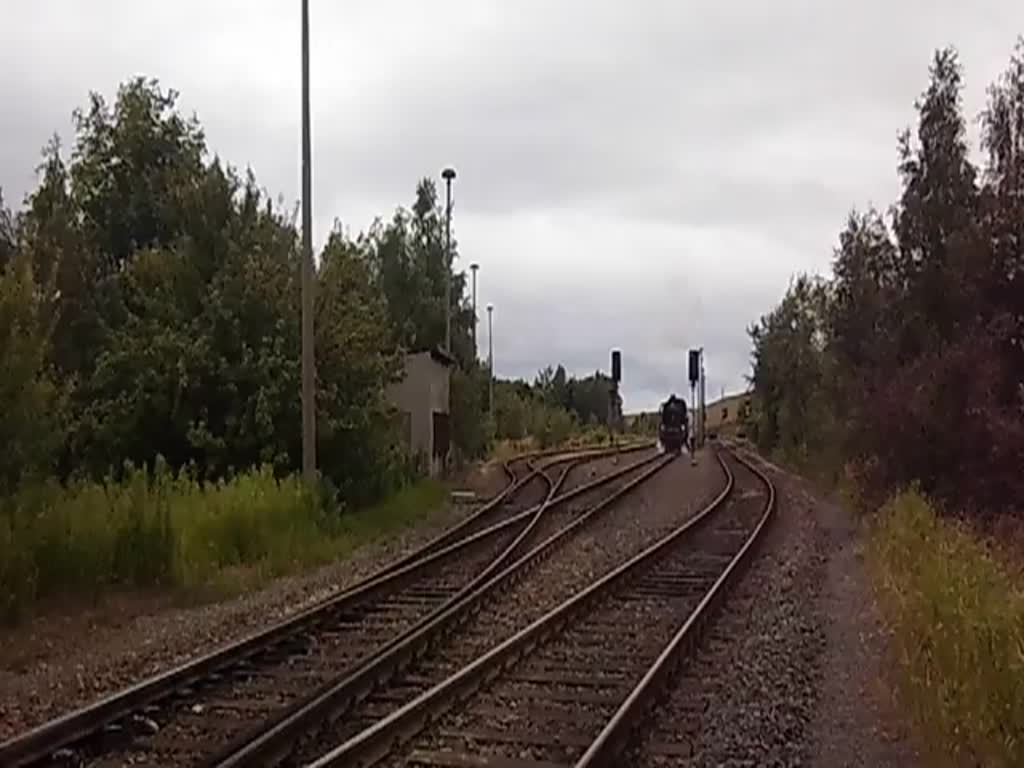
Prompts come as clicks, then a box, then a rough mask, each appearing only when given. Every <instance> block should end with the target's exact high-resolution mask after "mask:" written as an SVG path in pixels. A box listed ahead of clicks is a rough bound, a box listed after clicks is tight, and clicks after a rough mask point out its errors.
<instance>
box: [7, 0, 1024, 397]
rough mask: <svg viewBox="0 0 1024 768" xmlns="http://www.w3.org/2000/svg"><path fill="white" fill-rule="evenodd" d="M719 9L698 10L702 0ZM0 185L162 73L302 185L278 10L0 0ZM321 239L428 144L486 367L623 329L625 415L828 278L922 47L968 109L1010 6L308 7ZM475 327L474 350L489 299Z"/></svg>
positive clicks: (411, 175)
mask: <svg viewBox="0 0 1024 768" xmlns="http://www.w3.org/2000/svg"><path fill="white" fill-rule="evenodd" d="M713 5H714V6H715V7H712V6H713ZM4 6H5V8H4V11H3V23H2V24H0V103H2V104H3V105H4V109H3V111H2V112H0V139H2V140H0V186H2V187H3V189H4V193H5V198H6V199H7V201H8V202H9V203H12V204H13V203H17V202H19V201H20V200H21V198H22V196H23V194H24V193H25V191H27V189H29V188H30V187H31V186H32V185H33V183H34V175H33V173H34V171H33V169H34V167H35V166H36V164H37V162H38V158H39V155H38V152H39V149H40V147H41V146H42V145H43V144H44V143H45V141H46V139H47V138H48V136H49V135H50V134H52V133H53V132H54V131H58V132H59V133H61V134H62V135H63V136H64V137H65V139H68V138H69V137H70V134H71V127H70V113H71V110H72V109H73V108H74V107H76V106H79V105H82V104H84V103H85V101H86V97H87V94H88V92H89V90H99V91H101V92H103V93H104V94H105V95H107V96H108V97H110V96H112V95H113V94H114V92H115V90H116V87H117V85H118V83H119V82H121V81H123V80H125V79H127V78H129V77H131V76H133V75H136V74H144V75H147V76H151V77H157V78H159V79H160V81H161V82H162V84H163V85H165V86H168V87H173V88H175V89H177V90H178V91H179V92H180V93H181V101H180V103H181V105H182V107H183V108H184V109H185V110H187V111H193V110H194V111H195V112H196V113H197V114H198V116H199V118H200V120H201V121H202V123H203V125H204V127H205V129H206V133H207V138H208V143H209V146H210V147H211V149H212V150H213V151H215V152H217V153H218V154H220V155H221V156H222V157H223V158H224V159H225V160H227V161H229V162H231V163H232V164H234V165H237V166H241V167H244V166H246V165H251V166H252V167H253V169H254V171H255V172H256V175H257V178H258V179H259V182H260V183H261V184H262V185H263V186H265V187H266V188H267V189H268V190H269V191H270V192H271V193H272V194H274V195H275V196H276V195H278V194H280V195H283V196H284V198H285V199H286V200H288V201H294V200H297V199H298V194H299V179H300V176H299V165H298V161H299V137H300V135H299V110H298V106H299V85H300V83H299V7H300V6H299V2H298V0H293V2H291V3H281V2H270V1H269V0H263V1H257V0H248V1H243V0H205V2H196V1H195V0H179V1H178V2H175V3H149V2H145V3H143V2H137V1H136V2H130V1H129V0H89V1H88V2H83V1H82V0H35V2H32V3H17V2H15V0H4ZM311 6H312V10H311V13H312V18H313V33H312V36H313V55H312V70H313V90H312V98H313V119H314V124H313V142H314V146H313V152H314V207H315V214H316V216H315V220H316V239H317V241H318V242H319V241H322V239H323V237H324V235H325V233H326V232H327V231H328V229H329V228H330V226H331V222H332V221H333V220H334V219H335V218H336V217H337V218H339V219H341V220H342V221H343V222H344V224H345V225H346V226H347V227H348V228H349V229H350V230H352V231H353V232H355V231H358V230H360V229H364V228H365V227H366V226H368V225H369V223H370V222H371V220H372V218H373V217H374V216H375V215H382V216H385V217H386V216H388V215H389V214H390V213H391V211H392V210H393V209H394V208H395V206H397V205H399V204H406V205H407V204H409V203H411V201H412V197H413V189H414V185H415V182H416V180H417V179H418V178H419V177H421V176H423V175H434V176H435V177H436V176H437V174H438V172H439V171H440V169H441V168H442V167H443V166H444V165H446V164H453V165H455V167H456V168H457V169H458V171H459V178H458V179H457V181H456V193H455V194H456V200H457V203H456V214H455V216H456V233H457V237H458V239H459V243H460V246H461V251H462V254H463V260H464V262H465V264H464V265H463V266H466V265H468V262H469V261H470V260H476V261H479V262H480V264H481V271H480V301H481V304H486V303H487V302H488V301H493V302H494V304H495V305H496V309H495V347H496V360H497V363H496V368H497V371H498V373H499V374H501V375H518V376H527V377H532V375H533V374H534V373H535V372H536V370H537V369H538V368H540V367H542V366H544V365H546V364H548V363H554V362H557V361H562V362H564V363H565V364H566V366H567V368H568V369H569V370H570V371H571V372H575V373H578V374H581V375H582V374H586V373H589V372H592V371H593V370H594V369H596V368H598V367H600V368H603V369H607V367H608V350H609V349H610V348H611V347H612V346H619V347H621V348H622V349H623V356H624V360H623V369H624V370H623V377H624V389H623V392H624V397H625V405H626V409H627V410H635V409H638V408H649V407H653V406H654V405H656V404H657V403H658V402H659V401H660V400H662V399H664V397H665V396H666V395H667V393H668V391H669V390H670V389H674V390H676V391H682V390H683V389H684V387H685V383H684V377H685V365H684V363H685V350H686V348H687V347H689V346H695V345H703V346H704V347H705V348H706V350H707V352H706V355H707V370H708V379H709V382H708V390H709V394H711V395H717V394H718V393H719V391H720V389H721V388H722V387H725V388H726V390H728V391H733V390H736V389H738V388H740V387H741V386H742V385H743V375H744V373H746V372H747V371H748V367H749V366H748V355H749V344H748V341H747V337H746V333H745V328H746V326H747V325H748V323H749V322H751V321H752V320H754V319H756V318H757V317H758V316H759V315H760V314H761V313H762V312H764V311H767V310H768V309H769V308H770V307H771V306H772V304H773V303H774V302H775V301H777V300H778V298H779V297H780V295H781V293H782V291H783V290H784V289H785V286H786V284H787V282H788V281H789V278H790V276H791V275H792V274H793V273H794V272H796V271H799V270H814V271H826V270H827V269H828V264H829V260H830V258H831V248H832V245H833V243H834V242H835V239H836V236H837V234H838V230H839V228H840V227H841V226H842V224H843V221H844V218H845V216H846V214H847V212H848V210H849V209H850V207H851V206H853V205H857V206H859V207H863V206H864V205H866V204H868V203H875V204H877V205H880V206H884V205H887V204H888V203H889V202H891V201H892V200H893V199H894V198H895V196H896V194H897V192H898V187H897V179H896V175H895V147H896V134H897V132H898V130H899V129H900V128H901V127H903V126H906V125H910V124H912V122H913V119H914V113H913V101H914V99H915V98H916V96H917V95H918V94H919V93H920V91H921V90H922V89H923V88H924V86H925V84H926V82H927V67H928V64H929V61H930V58H931V55H932V52H933V50H934V49H935V48H936V47H939V46H942V45H945V44H948V43H953V44H955V45H956V46H957V47H958V48H959V50H960V53H961V57H962V60H963V63H964V64H965V69H966V79H967V94H966V107H967V112H968V115H969V116H971V117H973V116H975V115H976V114H977V113H978V112H979V111H980V110H981V108H982V107H983V104H984V90H985V88H986V87H987V85H988V84H989V83H990V82H991V81H992V80H993V79H994V78H995V77H996V76H997V75H998V73H999V72H1001V71H1002V70H1003V69H1004V68H1005V66H1006V64H1007V62H1008V60H1009V56H1010V53H1011V50H1012V47H1013V44H1014V40H1015V37H1016V35H1017V34H1018V33H1020V32H1024V6H1022V5H1021V4H1020V2H1019V1H1018V0H1000V1H999V2H995V0H977V1H976V2H974V3H964V2H959V1H954V0H933V1H932V2H927V1H926V0H901V1H900V2H897V3H889V2H881V0H863V1H862V2H859V3H843V4H836V3H822V2H810V1H806V2H805V1H802V0H777V1H776V2H773V3H762V2H753V1H750V2H742V3H740V2H732V3H728V2H727V3H719V4H712V3H707V2H696V1H690V2H684V1H683V0H664V1H663V2H659V1H657V0H634V2H629V3H625V2H605V1H604V0H516V1H515V2H507V1H506V2H498V0H460V1H459V2H454V1H449V2H442V3H422V2H412V1H411V0H348V1H347V2H344V3H340V2H328V0H311ZM481 314H482V315H483V317H482V321H483V326H484V327H483V328H482V330H481V334H480V338H481V341H482V343H484V344H485V343H486V327H485V326H486V315H485V314H484V313H483V312H481Z"/></svg>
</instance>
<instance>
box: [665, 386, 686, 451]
mask: <svg viewBox="0 0 1024 768" xmlns="http://www.w3.org/2000/svg"><path fill="white" fill-rule="evenodd" d="M658 416H659V418H658V443H659V444H660V445H661V447H662V448H663V449H664V450H666V451H672V452H673V453H680V452H681V451H682V449H683V446H686V445H689V439H690V423H689V411H688V410H687V408H686V401H685V400H683V399H682V398H679V397H676V396H675V395H669V398H668V400H666V401H665V402H664V403H662V404H661V408H659V410H658Z"/></svg>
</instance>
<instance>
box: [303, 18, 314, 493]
mask: <svg viewBox="0 0 1024 768" xmlns="http://www.w3.org/2000/svg"><path fill="white" fill-rule="evenodd" d="M311 189H312V149H311V141H310V135H309V0H302V476H303V478H304V479H305V481H306V482H307V483H309V484H312V483H313V481H314V480H315V479H316V367H315V366H316V362H315V355H314V349H313V233H312V229H313V213H312V200H311V194H312V193H311Z"/></svg>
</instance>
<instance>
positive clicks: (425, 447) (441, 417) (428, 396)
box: [388, 349, 454, 477]
mask: <svg viewBox="0 0 1024 768" xmlns="http://www.w3.org/2000/svg"><path fill="white" fill-rule="evenodd" d="M453 364H454V360H453V359H452V358H451V357H450V356H449V355H448V354H446V353H445V352H444V351H442V350H440V349H429V350H424V351H421V352H410V353H409V354H407V355H406V356H405V372H404V373H405V375H404V376H403V377H402V380H401V381H399V382H398V383H396V384H393V385H392V386H391V388H390V389H389V391H388V397H389V399H390V400H391V402H392V403H393V404H394V406H395V408H396V409H397V410H398V411H399V413H400V418H401V420H402V424H403V434H404V436H405V444H406V445H407V446H408V447H409V450H410V452H411V454H412V455H413V456H415V457H417V458H418V460H419V461H421V462H423V466H424V467H425V468H426V470H427V472H428V473H429V474H430V476H431V477H438V476H440V475H442V474H443V473H444V471H445V468H446V467H447V466H448V460H449V457H450V453H451V447H450V431H449V422H448V414H449V402H450V387H451V368H452V365H453Z"/></svg>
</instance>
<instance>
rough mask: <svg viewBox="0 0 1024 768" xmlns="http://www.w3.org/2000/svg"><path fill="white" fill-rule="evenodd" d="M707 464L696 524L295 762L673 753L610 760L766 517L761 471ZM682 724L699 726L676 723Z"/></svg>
mask: <svg viewBox="0 0 1024 768" xmlns="http://www.w3.org/2000/svg"><path fill="white" fill-rule="evenodd" d="M719 461H721V462H722V466H723V468H724V469H725V472H726V477H727V482H726V485H725V487H724V489H723V490H722V491H721V493H720V494H719V495H718V496H717V497H716V498H715V500H714V501H713V502H712V503H711V504H710V505H708V506H707V507H706V508H705V509H704V510H703V511H702V512H700V513H699V514H698V515H697V516H695V517H694V518H692V519H690V520H689V521H687V522H686V523H684V524H683V525H682V526H680V527H679V528H678V529H677V530H675V531H674V532H673V533H671V534H670V535H668V536H666V537H664V538H663V539H662V540H660V541H659V542H658V543H656V544H655V545H653V546H651V547H649V548H648V549H646V550H645V551H644V552H642V553H640V554H639V555H637V556H636V557H634V558H632V559H631V560H630V561H628V562H627V563H625V564H623V565H622V566H620V567H619V568H617V569H615V570H614V571H612V572H611V573H609V574H608V575H606V576H604V577H602V578H600V579H598V580H597V581H596V582H594V583H593V584H591V586H589V587H588V588H586V589H585V590H583V591H582V592H580V593H578V594H576V595H575V596H574V597H572V598H570V599H569V600H567V601H565V602H564V603H562V604H561V605H560V606H558V607H557V608H555V609H554V610H552V611H551V612H549V613H548V614H547V615H545V616H544V617H543V618H541V619H539V620H537V621H535V622H534V623H532V624H531V625H530V626H528V627H527V628H525V629H524V630H522V631H520V632H518V633H517V634H516V635H514V636H513V637H511V638H509V639H508V640H506V641H505V642H503V643H501V644H500V645H498V646H496V647H494V648H492V649H490V650H488V651H487V652H485V653H483V654H482V655H479V656H477V657H476V658H474V659H472V660H471V661H469V662H468V663H465V664H460V665H459V666H458V668H457V669H455V670H454V671H452V672H450V673H449V674H447V675H446V676H444V677H443V678H442V679H440V680H436V681H435V680H428V681H425V682H426V683H428V684H427V685H426V686H424V687H422V688H421V689H420V690H418V691H417V695H415V697H414V698H411V699H410V700H408V701H407V702H406V703H404V705H402V706H401V707H399V708H398V709H395V710H393V711H391V712H390V713H388V714H386V715H384V716H383V717H381V718H380V719H378V720H377V721H376V722H374V723H373V724H371V725H369V726H368V727H365V728H362V729H361V730H359V731H358V732H356V733H346V734H343V738H342V739H341V740H339V741H337V742H335V743H334V744H333V745H332V746H331V748H329V749H327V750H326V751H325V750H324V749H323V748H324V744H323V742H322V741H321V742H320V743H318V744H316V745H315V746H316V747H317V748H319V749H320V750H321V751H320V752H319V756H318V757H316V759H310V758H311V755H309V754H304V755H303V757H304V758H305V759H304V761H303V762H302V764H303V765H307V766H310V768H327V767H328V766H366V765H377V764H379V765H387V766H421V767H424V766H430V767H432V768H442V767H444V768H484V767H485V766H497V767H500V768H558V767H560V766H576V768H584V766H585V767H586V768H594V767H596V766H613V765H624V764H629V765H633V764H638V765H639V764H645V765H648V764H649V765H656V764H663V763H661V762H659V761H665V759H666V758H668V761H671V760H673V759H675V757H677V756H678V755H680V754H682V752H681V751H675V750H680V749H681V747H680V745H679V744H677V743H670V742H666V741H658V740H650V739H647V740H644V742H643V743H644V744H645V745H647V747H646V748H648V749H652V750H654V751H655V752H657V751H658V750H660V752H657V754H649V755H648V754H636V753H635V751H634V753H633V754H631V756H630V760H629V761H628V762H625V763H624V762H622V760H621V758H622V756H623V754H624V750H625V749H626V748H627V747H628V746H629V745H630V743H631V740H632V739H633V738H634V735H635V734H636V732H637V729H638V728H640V727H642V724H643V723H644V722H645V718H646V717H647V716H648V715H649V713H650V711H651V708H652V706H653V704H654V703H655V702H656V701H657V699H658V696H659V695H660V694H662V693H663V692H664V691H665V690H666V689H667V688H668V686H669V685H670V684H671V682H672V680H673V676H674V673H675V671H676V669H677V667H678V665H679V664H680V663H681V662H682V661H683V660H684V659H685V658H687V656H688V654H689V653H690V652H691V651H692V649H693V648H694V647H695V646H696V643H697V642H698V640H699V638H700V634H701V631H702V629H703V628H704V626H705V625H706V623H707V622H708V621H709V620H710V618H711V617H712V616H713V612H714V610H715V609H716V608H717V607H718V606H719V605H720V603H721V601H722V599H723V597H724V595H725V593H726V590H727V587H728V585H729V584H730V583H731V582H732V581H733V580H734V579H735V578H737V577H738V576H739V575H740V574H741V573H742V568H743V566H744V565H745V564H746V563H747V562H749V559H750V555H751V553H752V552H753V551H754V546H755V545H756V543H757V542H758V541H759V539H760V534H761V532H762V531H763V530H764V528H765V526H766V524H767V522H768V521H769V519H770V516H771V513H772V511H773V509H774V503H775V492H774V488H773V487H772V485H771V483H770V481H769V480H768V479H767V477H765V476H764V475H763V474H762V473H760V471H758V470H757V469H756V468H754V467H752V466H751V465H750V464H747V463H745V462H744V461H743V460H742V459H739V458H737V457H735V456H733V455H732V454H730V453H728V452H725V451H722V452H720V453H719ZM693 715H694V718H693V719H699V715H700V713H693ZM687 725H689V726H692V727H699V722H697V723H696V724H694V723H690V724H687V723H676V727H677V728H679V729H685V727H687ZM651 745H653V746H651ZM635 760H639V761H640V762H635Z"/></svg>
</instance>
